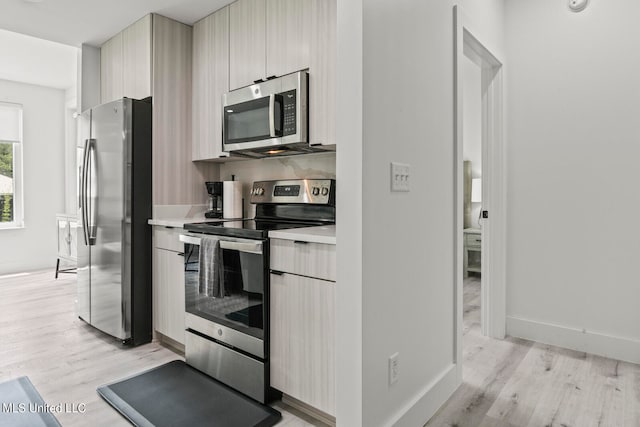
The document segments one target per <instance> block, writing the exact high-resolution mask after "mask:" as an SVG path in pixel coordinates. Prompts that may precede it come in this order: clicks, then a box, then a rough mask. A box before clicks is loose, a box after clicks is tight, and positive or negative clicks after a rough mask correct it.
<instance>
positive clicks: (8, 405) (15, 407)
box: [0, 377, 60, 427]
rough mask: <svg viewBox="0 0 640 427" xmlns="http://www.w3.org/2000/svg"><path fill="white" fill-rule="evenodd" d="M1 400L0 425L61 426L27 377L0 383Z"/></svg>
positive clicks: (25, 426) (14, 426)
mask: <svg viewBox="0 0 640 427" xmlns="http://www.w3.org/2000/svg"><path fill="white" fill-rule="evenodd" d="M0 402H2V408H1V410H0V426H11V427H60V423H59V422H58V420H57V419H56V417H54V416H53V414H51V413H50V412H49V411H47V410H46V409H45V403H44V400H42V397H41V396H40V394H39V393H38V391H37V390H36V389H35V387H34V386H33V384H31V381H29V378H27V377H20V378H16V379H14V380H11V381H7V382H4V383H2V384H0Z"/></svg>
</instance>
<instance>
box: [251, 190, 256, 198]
mask: <svg viewBox="0 0 640 427" xmlns="http://www.w3.org/2000/svg"><path fill="white" fill-rule="evenodd" d="M250 194H251V195H252V196H253V195H254V194H256V189H255V188H252V189H251V193H250Z"/></svg>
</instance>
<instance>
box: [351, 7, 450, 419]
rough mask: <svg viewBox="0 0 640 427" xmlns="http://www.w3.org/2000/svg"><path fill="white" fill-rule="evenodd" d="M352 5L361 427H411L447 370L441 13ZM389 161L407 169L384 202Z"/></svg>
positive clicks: (445, 26)
mask: <svg viewBox="0 0 640 427" xmlns="http://www.w3.org/2000/svg"><path fill="white" fill-rule="evenodd" d="M363 4H364V12H363V13H364V15H363V17H364V21H363V22H364V45H363V51H364V52H363V93H364V95H363V141H364V147H363V156H364V157H363V172H362V174H363V196H362V197H363V215H362V227H363V230H362V241H363V243H362V248H363V279H362V301H363V303H362V305H363V308H362V310H363V319H362V325H363V333H362V335H363V338H362V339H363V342H362V359H363V361H362V364H363V374H362V388H363V414H364V415H363V425H365V426H386V425H391V424H392V423H394V422H397V421H400V422H401V424H405V425H418V424H415V423H411V422H410V421H408V420H405V419H403V417H404V416H405V413H406V411H407V410H408V409H409V408H410V407H411V406H412V405H413V404H414V403H415V402H416V401H418V400H420V399H421V398H422V397H424V396H425V393H427V392H428V390H429V387H430V384H431V383H432V382H433V381H436V380H437V379H439V378H441V377H442V376H443V375H447V374H449V375H451V373H452V372H454V371H452V370H451V369H452V367H453V365H452V364H453V357H454V355H453V338H454V335H453V331H454V326H453V319H454V313H453V283H454V276H453V273H454V270H453V254H454V251H453V243H454V235H453V232H454V229H453V219H454V211H453V115H452V112H453V27H452V22H453V21H452V9H451V2H449V1H428V2H427V1H420V0H405V1H388V0H365V1H364V2H363ZM339 155H340V154H339ZM391 161H397V162H402V163H408V164H410V165H411V180H412V183H411V191H410V192H409V193H392V192H390V184H389V180H390V177H389V174H390V172H389V170H390V162H391ZM396 352H398V353H399V360H400V379H399V381H398V382H397V383H396V384H394V385H392V386H389V381H388V358H389V356H391V355H392V354H394V353H396ZM440 397H441V398H446V397H447V396H440ZM427 401H428V402H422V403H421V404H419V406H420V408H419V409H417V411H418V412H422V411H423V410H425V408H423V407H422V405H423V404H425V405H426V406H427V407H428V406H429V405H428V404H429V403H430V402H431V403H432V402H433V401H432V400H431V399H429V398H428V399H427ZM427 409H428V408H427ZM422 416H423V417H425V418H424V419H422V420H420V422H423V421H426V417H427V414H426V412H425V413H423V414H422ZM409 417H410V418H411V417H412V415H409Z"/></svg>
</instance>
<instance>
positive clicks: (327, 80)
mask: <svg viewBox="0 0 640 427" xmlns="http://www.w3.org/2000/svg"><path fill="white" fill-rule="evenodd" d="M312 2H313V5H312V12H311V17H312V18H311V48H310V52H311V54H310V58H309V143H310V144H311V145H335V143H336V118H335V116H336V54H337V37H336V31H337V27H336V17H337V5H336V0H312Z"/></svg>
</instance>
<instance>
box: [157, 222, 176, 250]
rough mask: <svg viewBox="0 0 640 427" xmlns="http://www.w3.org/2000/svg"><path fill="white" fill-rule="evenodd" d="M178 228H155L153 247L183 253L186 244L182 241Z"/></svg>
mask: <svg viewBox="0 0 640 427" xmlns="http://www.w3.org/2000/svg"><path fill="white" fill-rule="evenodd" d="M180 230H181V229H178V228H164V227H154V230H153V246H154V247H156V248H159V249H167V250H169V251H174V252H182V251H183V250H184V244H183V243H182V242H181V241H180V238H179V234H180V233H179V231H180Z"/></svg>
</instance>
